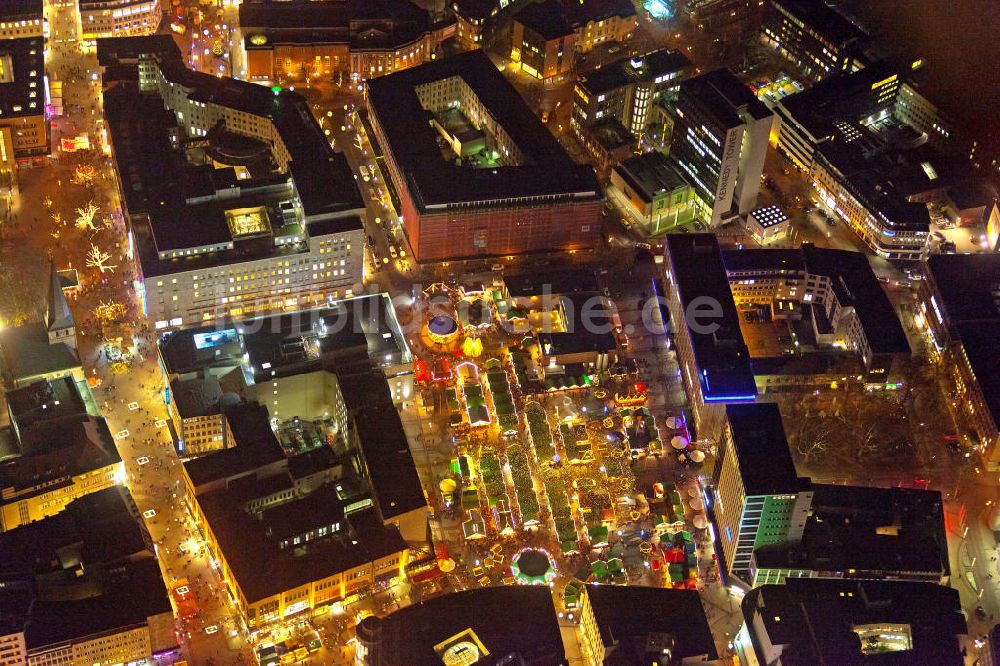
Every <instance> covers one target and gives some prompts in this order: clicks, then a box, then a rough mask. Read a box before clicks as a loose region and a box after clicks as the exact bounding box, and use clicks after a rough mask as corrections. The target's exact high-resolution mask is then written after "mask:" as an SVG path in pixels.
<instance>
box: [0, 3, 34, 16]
mask: <svg viewBox="0 0 1000 666" xmlns="http://www.w3.org/2000/svg"><path fill="white" fill-rule="evenodd" d="M32 17H34V18H37V19H38V20H41V19H42V0H4V2H3V3H2V4H0V21H10V20H18V21H22V20H24V21H27V20H30V19H31V18H32Z"/></svg>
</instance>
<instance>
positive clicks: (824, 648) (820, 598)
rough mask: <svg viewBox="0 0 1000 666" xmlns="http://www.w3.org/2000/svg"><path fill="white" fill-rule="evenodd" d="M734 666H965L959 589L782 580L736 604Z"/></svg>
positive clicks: (921, 585)
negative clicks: (739, 622)
mask: <svg viewBox="0 0 1000 666" xmlns="http://www.w3.org/2000/svg"><path fill="white" fill-rule="evenodd" d="M741 605H742V609H743V619H744V623H743V627H742V629H741V630H740V632H739V634H738V636H737V639H736V641H735V643H736V648H737V653H738V655H739V658H740V663H742V664H748V665H749V666H764V665H767V664H786V665H787V666H810V665H812V664H822V663H829V664H863V663H872V662H892V663H898V664H940V665H941V666H946V665H948V666H960V665H961V664H964V663H965V658H964V655H965V652H966V642H967V634H968V631H969V629H968V626H967V623H966V619H965V614H964V613H963V610H962V604H961V601H960V600H959V595H958V590H955V589H952V588H949V587H943V586H940V585H933V584H930V583H911V582H898V581H873V580H866V581H833V580H789V581H787V582H786V583H785V584H784V585H765V586H763V587H759V588H757V589H754V590H751V591H750V592H749V593H747V595H746V596H745V597H744V598H743V602H742V604H741Z"/></svg>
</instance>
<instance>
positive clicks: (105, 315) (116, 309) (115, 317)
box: [94, 302, 128, 322]
mask: <svg viewBox="0 0 1000 666" xmlns="http://www.w3.org/2000/svg"><path fill="white" fill-rule="evenodd" d="M94 314H95V315H97V317H98V318H99V319H103V320H104V321H108V322H114V321H121V320H122V319H124V318H125V315H126V314H128V308H127V307H126V306H125V305H124V304H123V303H115V302H112V303H101V304H100V305H98V306H97V307H96V308H94Z"/></svg>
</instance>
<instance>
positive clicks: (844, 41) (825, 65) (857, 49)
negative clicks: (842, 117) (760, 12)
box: [761, 0, 869, 81]
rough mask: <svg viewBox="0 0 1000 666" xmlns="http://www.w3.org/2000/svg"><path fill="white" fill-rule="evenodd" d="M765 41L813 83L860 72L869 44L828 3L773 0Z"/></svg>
mask: <svg viewBox="0 0 1000 666" xmlns="http://www.w3.org/2000/svg"><path fill="white" fill-rule="evenodd" d="M761 38H762V39H763V41H764V43H765V44H767V45H768V46H770V47H772V48H773V49H775V50H776V51H777V52H778V53H780V54H781V55H782V56H783V57H785V58H786V59H787V60H789V61H790V62H792V63H793V64H794V65H796V66H797V67H798V68H799V70H800V71H801V72H802V74H803V75H805V76H806V77H808V78H810V79H812V80H813V81H820V80H822V79H824V78H826V77H827V76H830V75H831V74H836V73H837V72H853V71H855V70H857V69H860V68H861V67H862V66H863V64H864V63H863V60H864V58H863V54H862V52H863V51H864V49H865V48H866V47H867V46H868V41H869V38H868V35H867V34H866V33H865V32H864V31H863V30H862V29H861V28H859V27H858V26H856V25H855V24H854V23H853V22H851V21H850V20H849V19H848V18H846V17H845V16H844V15H843V14H841V13H840V12H838V11H837V10H836V9H834V8H832V7H830V5H828V4H826V2H825V1H824V0H770V3H769V7H768V10H767V12H766V13H765V18H764V24H763V26H762V27H761Z"/></svg>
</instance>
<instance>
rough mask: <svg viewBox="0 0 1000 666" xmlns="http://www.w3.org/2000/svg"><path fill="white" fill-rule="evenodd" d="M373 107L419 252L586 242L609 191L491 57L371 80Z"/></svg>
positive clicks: (468, 253)
mask: <svg viewBox="0 0 1000 666" xmlns="http://www.w3.org/2000/svg"><path fill="white" fill-rule="evenodd" d="M367 93H368V109H369V117H370V120H371V126H372V130H373V132H374V134H375V139H376V140H377V141H378V143H379V144H380V145H381V147H382V150H383V152H384V155H385V169H386V171H387V172H388V174H387V175H388V177H389V178H390V179H391V180H392V184H393V186H394V187H395V189H396V192H397V193H398V195H399V198H400V202H401V206H400V209H401V210H400V214H401V215H402V216H403V224H404V227H405V229H406V233H407V236H408V238H409V240H410V245H411V246H412V248H413V251H414V253H415V255H416V259H417V261H421V262H427V261H442V260H450V259H463V258H475V257H489V256H504V255H511V254H522V253H528V252H541V251H548V250H554V251H566V250H580V249H588V248H593V247H595V246H596V244H597V243H598V241H599V240H600V236H601V228H600V226H601V225H600V219H601V212H600V209H601V205H602V200H603V198H602V195H601V191H600V188H599V187H598V184H597V179H596V177H595V176H594V172H593V170H591V168H590V167H588V166H585V165H578V164H576V163H575V162H573V160H572V159H570V157H569V156H568V155H567V154H566V153H565V151H564V150H563V149H562V147H561V146H560V145H559V143H558V142H557V141H556V140H555V138H553V136H552V135H551V134H550V133H549V132H548V130H546V129H545V127H544V126H542V124H541V123H540V122H539V121H538V119H537V118H536V117H535V116H534V114H533V113H532V112H531V110H530V109H529V108H528V106H527V104H525V102H524V100H522V99H521V97H520V96H519V95H518V94H517V92H516V91H515V90H514V89H513V88H512V87H511V86H510V84H508V83H507V81H506V80H505V79H504V78H503V76H502V75H501V74H500V72H499V71H498V70H497V68H496V67H495V66H494V65H493V63H492V62H491V61H490V60H489V58H488V57H487V56H486V55H485V54H483V53H482V52H480V51H472V52H469V53H464V54H461V55H458V56H453V57H451V58H446V59H443V60H438V61H435V62H432V63H428V64H426V65H421V66H420V67H415V68H412V69H408V70H406V71H403V72H399V73H396V74H392V75H389V76H385V77H381V78H379V79H375V80H372V81H369V82H368V84H367Z"/></svg>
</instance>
